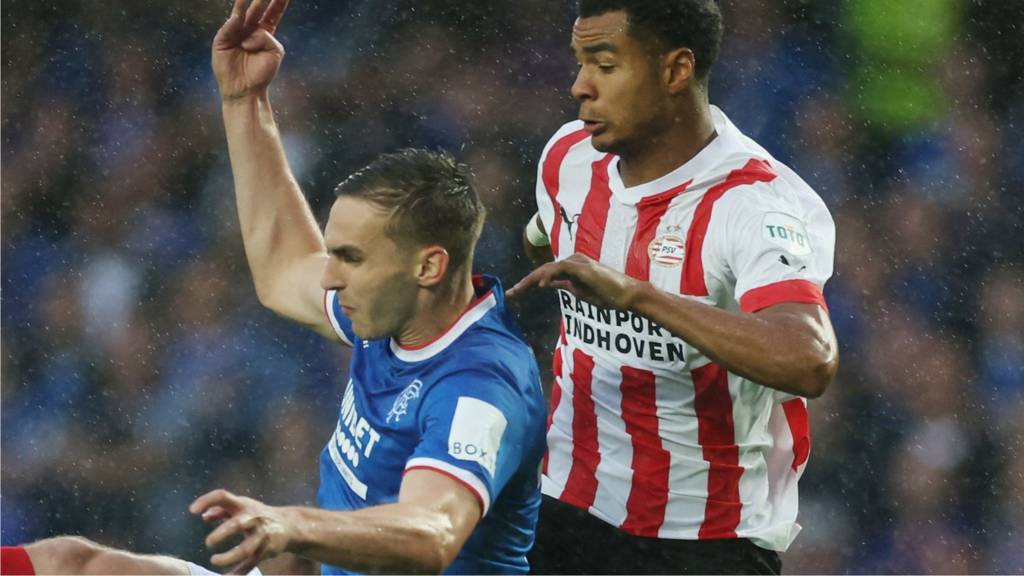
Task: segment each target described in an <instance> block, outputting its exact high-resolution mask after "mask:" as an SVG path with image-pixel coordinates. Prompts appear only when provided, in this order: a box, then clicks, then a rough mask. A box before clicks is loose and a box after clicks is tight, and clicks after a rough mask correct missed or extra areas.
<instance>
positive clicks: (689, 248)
mask: <svg viewBox="0 0 1024 576" xmlns="http://www.w3.org/2000/svg"><path fill="white" fill-rule="evenodd" d="M776 176H777V175H776V174H775V171H774V170H772V167H771V165H769V164H768V163H767V162H765V161H764V160H758V159H756V158H755V159H751V160H750V161H749V162H747V163H746V165H744V166H743V168H740V169H738V170H733V171H732V172H729V175H728V176H726V178H725V180H724V181H723V182H722V183H721V184H717V185H715V186H712V187H711V188H710V189H709V190H708V191H707V192H705V193H704V197H703V198H701V200H700V204H698V205H697V210H696V211H695V212H694V214H693V222H692V223H691V224H690V230H689V231H688V232H687V233H686V256H685V260H684V261H683V279H682V283H681V292H682V293H683V294H688V295H692V296H707V294H708V287H707V285H705V283H704V262H703V260H702V257H701V252H702V251H703V249H704V238H705V237H706V236H707V233H708V223H709V222H710V221H711V209H712V208H713V207H714V205H715V202H717V201H718V199H719V198H721V197H722V195H723V194H725V193H726V192H728V191H729V190H732V189H733V188H735V187H737V186H743V185H745V184H753V183H755V182H771V181H772V180H774V179H775V177H776Z"/></svg>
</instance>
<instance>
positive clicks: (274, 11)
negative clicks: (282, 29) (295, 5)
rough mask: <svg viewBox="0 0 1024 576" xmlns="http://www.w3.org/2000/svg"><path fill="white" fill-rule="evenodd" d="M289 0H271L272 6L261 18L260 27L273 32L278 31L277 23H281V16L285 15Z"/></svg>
mask: <svg viewBox="0 0 1024 576" xmlns="http://www.w3.org/2000/svg"><path fill="white" fill-rule="evenodd" d="M288 2H289V0H270V6H268V7H267V10H266V12H264V13H263V17H262V18H260V23H259V25H260V27H261V28H263V29H264V30H266V31H267V32H270V33H271V34H273V33H274V32H276V31H277V25H278V24H280V23H281V17H282V16H284V11H285V10H287V9H288Z"/></svg>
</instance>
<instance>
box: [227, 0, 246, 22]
mask: <svg viewBox="0 0 1024 576" xmlns="http://www.w3.org/2000/svg"><path fill="white" fill-rule="evenodd" d="M248 3H249V0H235V3H234V5H232V6H231V16H229V18H242V17H244V16H245V5H246V4H248Z"/></svg>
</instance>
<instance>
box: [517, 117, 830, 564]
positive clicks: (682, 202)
mask: <svg viewBox="0 0 1024 576" xmlns="http://www.w3.org/2000/svg"><path fill="white" fill-rule="evenodd" d="M712 115H713V118H714V122H715V128H716V130H717V132H718V136H717V137H716V138H715V139H714V140H712V141H711V143H710V144H708V145H707V146H706V147H705V148H704V149H703V150H702V151H701V152H700V153H699V154H697V155H696V156H695V157H694V158H693V159H691V160H690V161H688V162H687V163H685V164H684V165H682V166H680V167H679V168H678V169H676V170H674V171H673V172H671V173H669V174H667V175H665V176H663V177H661V178H658V179H657V180H654V181H652V182H648V183H646V184H642V185H639V186H634V187H629V188H627V187H625V186H624V185H623V183H622V180H621V179H620V178H619V174H618V158H617V157H616V156H614V155H611V154H606V153H602V152H598V151H597V150H595V149H594V148H593V147H592V146H591V145H590V139H589V135H588V134H587V133H586V132H584V131H583V130H582V123H581V122H571V123H569V124H566V125H565V126H563V127H562V128H561V129H560V130H559V131H558V132H557V133H556V134H555V135H554V137H553V138H552V139H551V141H550V142H549V143H548V145H547V146H546V147H545V149H544V153H543V156H542V158H541V162H540V166H539V170H538V177H537V203H538V208H539V213H540V216H541V219H542V222H543V225H544V228H545V230H546V232H547V233H548V236H549V238H550V239H551V248H552V251H553V252H554V255H555V258H556V259H562V258H566V257H568V256H569V255H571V254H573V253H577V252H578V253H581V254H585V255H587V256H590V257H592V258H595V259H599V260H600V261H601V262H603V263H604V264H606V265H608V266H610V267H612V268H614V269H615V270H618V271H620V272H624V273H625V274H628V275H629V276H632V277H634V278H637V279H640V280H645V281H649V282H651V283H652V284H654V285H655V286H657V287H658V288H660V289H662V290H665V291H666V292H669V293H672V294H679V295H682V296H684V297H687V298H692V299H695V300H697V301H700V302H703V303H705V304H708V305H711V306H715V307H718V308H723V309H726V310H743V311H746V312H756V311H758V310H760V309H763V308H766V307H768V306H771V305H774V304H778V303H783V302H804V303H818V304H820V305H821V306H822V307H824V306H825V301H824V298H823V296H822V287H823V286H824V284H825V281H826V280H828V278H829V277H830V276H831V274H832V261H833V252H834V248H835V227H834V224H833V222H832V218H831V216H830V215H829V212H828V209H827V208H826V207H825V205H824V203H823V202H822V201H821V199H820V198H819V197H818V196H817V195H816V194H815V193H814V191H813V190H811V188H810V187H809V186H808V185H807V184H806V183H804V181H803V180H801V179H800V178H799V177H798V176H797V175H796V174H795V173H794V172H793V171H792V170H790V169H789V168H788V167H786V166H785V165H783V164H782V163H780V162H778V161H777V160H775V159H774V158H773V157H772V156H771V155H770V154H768V153H767V152H766V151H765V150H764V149H763V148H761V147H760V146H759V145H758V144H756V143H755V142H754V141H753V140H751V139H750V138H747V137H746V136H744V135H743V134H742V133H741V132H740V131H739V130H738V129H737V128H736V127H735V126H734V125H733V124H732V123H731V122H730V121H729V120H728V118H726V117H725V115H724V114H723V113H722V112H721V111H720V110H719V109H718V108H715V107H712ZM558 298H559V303H560V305H561V310H562V333H561V336H560V338H559V342H558V346H557V349H556V351H555V354H554V360H553V364H554V374H555V385H554V387H553V389H552V398H551V411H550V415H549V424H548V435H547V441H548V456H547V458H546V459H545V462H544V476H543V491H544V493H545V494H548V495H549V496H553V497H556V498H558V499H560V500H562V501H564V502H567V503H569V504H572V505H575V506H577V507H579V508H583V509H586V510H589V512H590V513H591V514H593V515H594V516H596V517H597V518H600V519H601V520H604V521H605V522H608V523H610V524H613V525H615V526H618V527H620V528H621V529H622V530H624V531H626V532H628V533H630V534H635V535H639V536H651V537H660V538H675V539H716V538H750V539H751V540H753V541H754V542H755V543H757V544H758V545H760V546H762V547H765V548H769V549H773V550H779V551H781V550H785V549H786V548H787V547H788V546H789V545H790V543H791V542H792V541H793V539H794V538H795V536H796V534H797V532H799V530H800V526H799V525H798V524H797V523H796V515H797V480H798V479H799V477H800V475H801V474H802V472H803V469H804V466H805V463H806V461H807V456H808V453H809V451H810V431H809V429H808V423H807V408H806V401H805V400H804V399H802V398H796V397H793V396H789V395H786V394H783V393H781V392H778V391H775V390H773V389H771V388H767V387H765V386H762V385H760V384H757V383H754V382H751V381H749V380H746V379H744V378H741V377H739V376H737V375H735V374H730V373H728V372H727V371H725V370H723V369H722V368H720V367H719V366H717V365H716V364H714V363H712V362H711V361H710V360H709V359H708V358H707V357H706V356H704V355H703V354H702V353H701V352H700V351H698V350H697V349H695V348H694V347H692V346H690V345H689V344H687V343H686V342H684V341H683V340H681V339H680V338H677V337H675V336H673V335H672V334H670V333H668V331H666V330H665V329H664V328H662V327H660V326H659V325H657V324H656V323H654V322H652V321H650V320H648V319H646V318H643V317H641V316H637V315H633V314H631V313H628V312H620V311H614V310H607V309H602V308H599V307H597V306H593V305H591V304H589V303H587V302H584V301H581V300H578V299H576V298H575V297H574V296H573V295H572V294H570V293H568V292H565V291H560V292H559V293H558ZM778 337H779V338H785V337H786V335H785V334H779V335H778Z"/></svg>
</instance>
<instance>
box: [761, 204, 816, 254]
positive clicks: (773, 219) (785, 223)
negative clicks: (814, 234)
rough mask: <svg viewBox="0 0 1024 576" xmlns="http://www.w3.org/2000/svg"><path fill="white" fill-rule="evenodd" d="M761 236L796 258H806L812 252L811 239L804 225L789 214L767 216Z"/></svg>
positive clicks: (765, 216)
mask: <svg viewBox="0 0 1024 576" xmlns="http://www.w3.org/2000/svg"><path fill="white" fill-rule="evenodd" d="M761 235H762V237H763V238H764V239H765V240H767V241H768V242H771V243H772V244H774V245H776V246H778V247H780V248H782V249H783V250H785V251H786V252H789V253H790V254H792V255H794V256H806V255H808V254H810V253H811V252H812V249H811V239H810V237H809V236H807V228H805V227H804V223H803V222H801V221H800V220H798V219H796V218H794V217H792V216H790V215H789V214H783V213H782V212H769V213H767V214H765V215H764V224H763V226H762V230H761Z"/></svg>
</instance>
